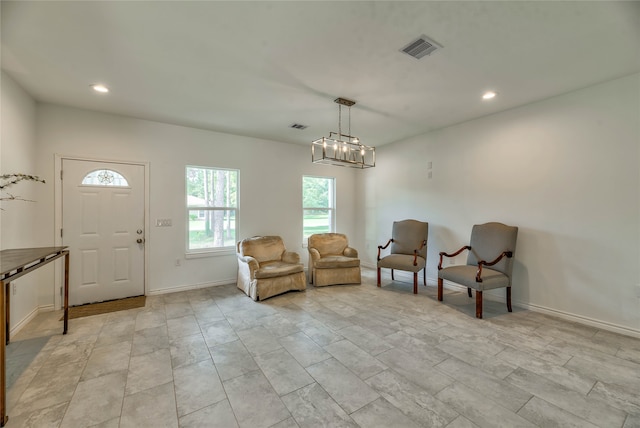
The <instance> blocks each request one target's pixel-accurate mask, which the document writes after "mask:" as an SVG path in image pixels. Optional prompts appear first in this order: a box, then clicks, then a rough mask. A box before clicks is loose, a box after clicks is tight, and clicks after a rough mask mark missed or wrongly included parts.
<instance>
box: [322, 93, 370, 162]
mask: <svg viewBox="0 0 640 428" xmlns="http://www.w3.org/2000/svg"><path fill="white" fill-rule="evenodd" d="M334 102H335V103H337V104H338V132H329V136H328V137H322V138H319V139H317V140H315V141H313V142H311V161H312V162H313V163H323V164H328V165H336V166H346V167H350V168H360V169H364V168H371V167H373V166H376V148H375V147H369V146H365V145H364V144H362V143H360V139H359V138H357V137H353V136H352V135H351V106H352V105H354V104H355V101H351V100H347V99H345V98H336V99H335V100H334ZM342 106H347V107H348V109H349V129H348V134H343V133H342Z"/></svg>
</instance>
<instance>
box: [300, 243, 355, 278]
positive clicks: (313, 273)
mask: <svg viewBox="0 0 640 428" xmlns="http://www.w3.org/2000/svg"><path fill="white" fill-rule="evenodd" d="M308 249H309V282H310V283H311V284H313V285H315V286H316V287H321V286H323V285H334V284H360V282H361V277H360V259H359V258H358V251H356V250H355V249H353V248H351V247H349V241H348V240H347V236H346V235H343V234H342V233H318V234H315V235H311V236H310V237H309V240H308Z"/></svg>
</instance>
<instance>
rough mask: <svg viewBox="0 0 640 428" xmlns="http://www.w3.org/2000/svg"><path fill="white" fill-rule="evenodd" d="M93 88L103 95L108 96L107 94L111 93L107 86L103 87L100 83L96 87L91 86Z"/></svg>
mask: <svg viewBox="0 0 640 428" xmlns="http://www.w3.org/2000/svg"><path fill="white" fill-rule="evenodd" d="M91 87H92V88H93V90H94V91H96V92H100V93H103V94H106V93H107V92H109V88H107V87H106V86H104V85H102V84H100V83H98V84H95V85H91Z"/></svg>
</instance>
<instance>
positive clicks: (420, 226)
mask: <svg viewBox="0 0 640 428" xmlns="http://www.w3.org/2000/svg"><path fill="white" fill-rule="evenodd" d="M428 238H429V223H427V222H423V221H418V220H402V221H394V222H393V229H392V231H391V239H389V240H388V241H387V243H386V244H385V245H384V246H383V245H378V287H380V268H386V269H391V279H392V280H395V278H394V276H393V271H394V270H395V269H398V270H404V271H409V272H413V294H418V272H420V271H421V270H422V271H423V282H424V285H427V239H428ZM389 244H391V248H390V254H389V255H387V256H385V257H382V258H381V257H380V254H381V251H382V250H385V249H386V248H387V247H388V246H389Z"/></svg>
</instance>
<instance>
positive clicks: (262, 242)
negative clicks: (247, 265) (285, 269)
mask: <svg viewBox="0 0 640 428" xmlns="http://www.w3.org/2000/svg"><path fill="white" fill-rule="evenodd" d="M239 249H240V250H241V254H242V255H243V256H251V257H253V258H254V259H256V260H257V261H258V263H262V262H268V261H272V260H282V255H283V253H284V252H285V251H286V249H285V247H284V242H282V238H280V237H279V236H254V237H253V238H247V239H243V240H242V241H241V245H240V246H239Z"/></svg>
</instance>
